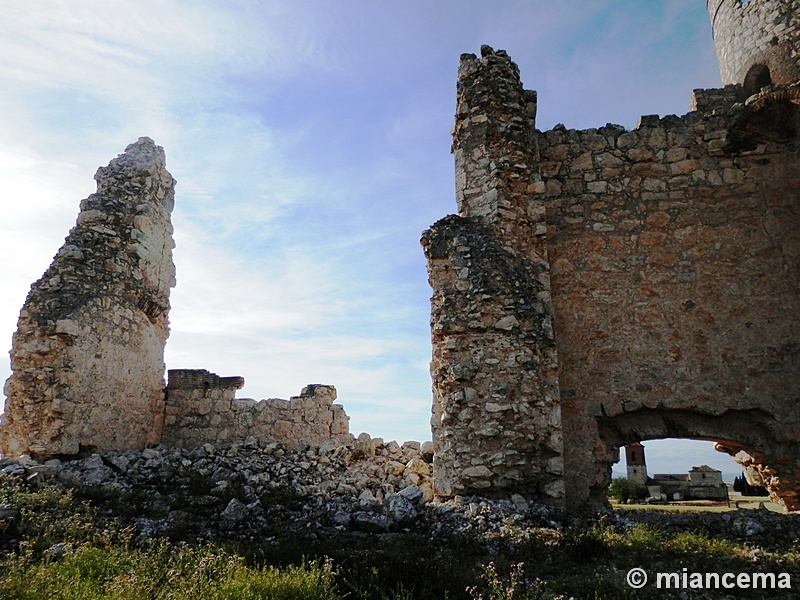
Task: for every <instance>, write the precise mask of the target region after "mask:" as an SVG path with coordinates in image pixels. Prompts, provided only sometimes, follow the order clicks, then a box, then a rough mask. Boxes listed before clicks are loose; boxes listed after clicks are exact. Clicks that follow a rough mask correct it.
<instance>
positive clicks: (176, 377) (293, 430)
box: [161, 369, 354, 448]
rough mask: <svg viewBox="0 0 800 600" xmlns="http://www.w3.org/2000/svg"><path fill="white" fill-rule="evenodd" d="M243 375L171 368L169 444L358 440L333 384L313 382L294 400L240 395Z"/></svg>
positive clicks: (167, 412) (165, 436)
mask: <svg viewBox="0 0 800 600" xmlns="http://www.w3.org/2000/svg"><path fill="white" fill-rule="evenodd" d="M243 385H244V378H242V377H219V376H217V375H215V374H214V373H209V372H208V371H205V370H190V369H185V370H170V371H169V382H168V384H167V398H166V409H165V417H164V431H163V435H162V438H161V443H162V444H163V445H165V446H167V447H175V448H196V447H198V446H202V445H203V444H205V443H211V444H214V445H223V446H224V445H230V444H232V443H242V442H244V441H245V440H246V439H247V438H248V437H252V438H255V439H256V440H257V441H258V442H260V443H272V442H279V443H281V444H283V445H285V446H287V447H292V446H295V445H296V444H298V443H301V442H302V443H304V444H309V445H312V446H320V445H322V444H323V443H324V442H327V441H330V440H334V441H336V442H337V443H339V444H347V443H352V442H353V440H354V438H353V436H352V435H350V427H349V424H348V422H349V419H350V418H349V417H348V416H347V415H346V414H345V412H344V409H343V408H342V406H341V405H339V404H333V401H334V400H335V399H336V389H335V388H334V387H333V386H330V385H308V386H306V387H304V388H303V390H302V391H301V392H300V395H299V396H293V397H292V398H290V399H289V400H281V399H277V398H271V399H268V400H261V401H255V400H251V399H249V398H236V397H235V395H236V390H238V389H241V387H242V386H243Z"/></svg>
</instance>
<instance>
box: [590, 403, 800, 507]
mask: <svg viewBox="0 0 800 600" xmlns="http://www.w3.org/2000/svg"><path fill="white" fill-rule="evenodd" d="M596 422H597V428H598V434H599V436H598V437H599V440H600V443H601V444H602V445H603V446H605V448H604V450H605V452H599V453H597V454H596V455H597V456H605V457H607V458H606V460H605V461H604V462H605V463H606V464H601V465H598V466H599V467H601V468H604V469H605V471H606V472H607V480H608V482H610V478H611V466H612V464H613V462H610V461H611V460H612V459H613V460H614V461H616V459H617V457H618V456H619V448H621V447H623V446H626V445H628V444H632V443H634V442H642V441H647V440H655V439H667V438H679V439H693V440H705V441H711V442H715V444H716V446H715V448H716V449H717V450H719V451H720V452H724V453H726V454H728V455H730V456H731V457H732V458H733V459H734V460H735V461H736V462H738V463H739V464H740V465H742V467H743V468H744V469H745V470H746V471H747V473H748V476H749V477H751V478H752V479H755V480H756V481H757V482H758V483H759V484H763V485H764V486H765V487H766V488H767V490H768V491H769V492H770V496H771V498H772V500H773V501H776V502H778V503H780V504H782V505H784V506H785V507H786V508H787V509H789V510H797V508H798V502H797V498H796V494H794V492H792V491H791V490H788V489H785V486H784V485H783V484H782V480H781V476H784V477H785V476H786V475H789V474H790V473H787V472H786V471H787V470H790V469H787V465H783V464H782V462H783V460H782V457H783V456H784V455H791V454H792V453H793V451H792V448H791V446H792V444H787V443H786V441H785V440H781V439H780V436H778V435H776V433H775V431H776V426H779V424H778V423H777V421H776V419H775V417H774V416H773V415H770V414H768V413H767V412H765V411H762V410H758V409H751V410H737V409H731V410H726V411H724V412H722V413H721V414H718V415H712V414H705V413H700V412H696V411H692V410H666V409H648V408H642V409H640V410H637V411H634V412H629V413H623V414H620V415H617V416H614V417H600V418H598V419H597V421H596Z"/></svg>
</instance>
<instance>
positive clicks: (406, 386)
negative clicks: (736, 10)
mask: <svg viewBox="0 0 800 600" xmlns="http://www.w3.org/2000/svg"><path fill="white" fill-rule="evenodd" d="M481 44H489V45H491V46H493V47H495V48H503V49H505V50H507V51H508V52H509V54H510V55H511V57H512V58H513V59H514V60H515V61H516V62H517V63H518V65H519V66H520V70H521V73H522V78H523V82H524V83H525V86H526V87H527V88H530V89H535V90H537V91H538V92H539V116H538V119H537V126H538V127H539V128H540V129H549V128H552V127H553V126H554V125H556V124H557V123H564V124H565V125H566V126H567V127H570V128H587V127H595V126H602V125H604V124H606V123H608V122H611V123H618V124H621V125H623V126H625V127H628V128H632V127H634V126H635V124H636V122H637V119H638V117H639V116H640V115H642V114H656V113H658V114H662V115H663V114H683V113H685V112H686V111H687V110H688V100H689V95H690V92H691V90H692V89H693V88H698V87H717V86H719V84H720V81H719V74H718V71H717V65H716V58H715V56H714V50H713V44H712V41H711V32H710V26H709V24H708V16H707V14H706V10H705V3H704V2H702V0H647V1H643V0H591V1H589V0H563V1H561V2H551V1H546V0H525V1H506V2H502V3H500V2H486V1H485V0H483V1H474V0H459V1H457V2H456V1H449V0H448V1H444V0H443V1H431V0H427V1H422V0H406V1H405V2H384V1H380V0H379V1H375V0H372V1H367V0H338V1H337V2H331V1H330V0H259V1H256V0H228V1H225V2H222V1H219V0H218V1H206V0H185V1H174V0H169V1H168V0H137V1H136V2H133V1H129V0H69V1H67V0H61V1H59V0H47V1H45V0H30V1H28V2H16V1H13V0H0V56H3V60H2V61H1V62H0V81H2V86H0V130H2V131H3V133H4V135H3V136H2V138H0V239H2V240H3V243H4V244H3V245H4V247H5V250H6V251H5V252H4V253H2V256H0V280H2V281H3V293H2V294H1V295H0V339H4V340H6V345H7V346H8V347H10V344H11V341H10V340H11V335H12V333H13V331H14V329H15V326H16V319H17V315H18V313H19V309H20V307H21V306H22V303H23V301H24V299H25V295H26V293H27V291H28V289H29V287H30V284H31V283H32V282H33V281H34V280H36V279H37V278H38V277H39V276H40V275H41V274H42V272H43V271H44V270H45V269H46V268H47V266H48V265H49V263H50V261H51V259H52V257H53V255H54V254H55V252H56V251H57V249H58V248H59V246H60V245H61V243H62V241H63V239H64V237H65V235H66V233H67V231H68V230H69V228H70V227H71V226H72V225H73V224H74V222H75V217H76V215H77V211H78V204H79V201H80V200H81V199H82V198H85V197H86V196H88V195H89V194H90V193H92V192H93V191H94V189H95V185H94V181H93V179H92V176H93V174H94V172H95V170H96V169H97V167H98V166H101V165H106V164H107V163H108V161H109V160H110V159H111V158H113V157H114V156H116V155H117V154H119V153H120V152H122V150H123V149H124V148H125V146H126V145H127V144H128V143H130V142H132V141H135V140H136V139H137V138H138V137H139V136H142V135H147V136H150V137H152V138H153V139H154V140H155V141H156V142H157V143H158V144H160V145H162V146H164V148H165V150H166V152H167V165H168V168H169V169H170V171H171V172H172V174H173V176H174V177H175V178H176V179H177V180H178V187H177V193H176V207H175V212H174V214H173V223H174V225H175V238H176V243H177V248H176V250H175V255H174V257H175V263H176V267H177V272H178V275H177V279H178V285H177V287H176V288H175V290H174V291H173V295H172V300H171V301H172V312H171V315H170V319H171V328H172V334H171V337H170V339H169V342H168V344H167V351H166V359H167V366H168V368H206V369H209V370H211V371H214V372H216V373H218V374H220V375H225V376H227V375H242V376H244V377H245V380H246V386H245V388H244V390H243V391H242V393H241V394H240V395H241V396H243V397H255V398H265V397H283V398H286V397H289V396H291V395H296V394H297V393H299V391H300V389H301V388H302V387H303V386H304V385H305V384H308V383H329V384H333V385H335V386H336V387H337V389H338V392H339V401H340V402H342V403H343V404H344V406H345V409H346V411H347V413H348V414H349V415H350V416H351V430H352V431H353V432H354V433H356V434H358V433H359V432H361V431H368V432H369V433H371V434H372V435H373V436H382V437H384V438H387V439H398V440H404V439H428V438H429V436H430V430H429V426H428V420H429V415H430V401H431V394H430V379H429V375H428V361H429V358H430V342H429V329H428V311H429V304H428V299H429V297H430V289H429V287H428V284H427V279H426V272H425V262H424V258H423V255H422V251H421V249H420V247H419V237H420V233H421V232H422V230H424V229H425V228H427V227H428V226H430V225H431V224H432V223H433V222H435V221H436V220H438V219H439V218H441V217H443V216H445V215H446V214H448V213H452V212H454V211H455V201H454V190H453V187H454V184H453V162H452V156H451V155H450V153H449V148H450V134H449V132H450V128H451V127H452V123H453V113H454V108H455V76H456V69H457V66H458V60H459V55H460V54H461V53H463V52H473V53H477V52H479V49H480V45H481ZM8 374H9V369H8V364H7V362H6V361H3V362H2V364H0V378H2V379H5V378H6V377H7V376H8ZM655 454H656V457H655V458H654V457H653V453H650V454H649V456H650V458H651V459H653V460H657V455H658V452H656V453H655ZM684 454H685V453H684ZM706 454H708V456H710V457H711V458H718V459H720V460H722V461H724V464H726V465H731V464H732V463H730V461H729V460H728V459H727V458H726V457H724V456H721V455H717V454H716V453H713V452H707V453H706ZM705 456H706V455H705V454H704V455H703V457H705ZM711 458H709V459H708V460H705V459H698V460H703V462H709V461H710V459H711ZM721 464H722V463H721ZM689 466H691V464H688V463H687V465H686V467H687V468H688V467H689ZM679 467H680V468H683V466H682V465H679ZM726 468H727V470H730V467H726ZM659 470H671V469H666V468H660V469H659ZM734 470H735V467H734Z"/></svg>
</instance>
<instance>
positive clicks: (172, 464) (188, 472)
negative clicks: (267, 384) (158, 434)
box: [0, 434, 433, 537]
mask: <svg viewBox="0 0 800 600" xmlns="http://www.w3.org/2000/svg"><path fill="white" fill-rule="evenodd" d="M428 457H429V459H430V454H428ZM4 476H5V477H15V478H17V479H19V480H22V481H26V482H28V484H30V485H33V486H36V487H41V486H45V485H50V486H55V487H63V488H70V489H74V490H75V491H76V493H77V494H78V495H83V496H87V497H91V498H93V499H101V500H103V501H105V502H107V503H109V505H112V504H113V505H114V506H115V508H114V512H115V514H117V513H130V512H131V511H133V512H135V513H136V515H135V520H137V522H140V525H141V524H143V523H145V522H146V525H147V526H146V527H144V530H145V531H147V532H149V533H148V534H147V535H156V534H157V533H159V534H164V535H167V534H169V532H170V531H172V530H176V529H185V528H192V527H194V524H193V523H195V521H196V524H202V523H204V524H205V525H203V527H205V529H203V527H200V530H198V531H197V532H196V533H197V534H198V535H200V536H201V537H202V536H205V535H211V532H213V531H216V530H217V529H218V528H221V529H223V530H226V531H227V530H230V529H236V528H237V527H239V526H241V527H243V528H244V529H243V530H246V529H247V528H248V527H251V526H252V525H253V522H256V523H258V524H260V526H264V527H266V525H267V524H268V522H269V521H270V519H272V518H273V517H276V516H279V517H280V518H281V519H288V520H289V522H291V521H292V519H312V520H314V521H315V522H319V523H320V524H326V526H331V527H343V528H345V529H353V530H358V531H367V532H387V531H393V530H397V529H398V528H403V527H407V526H409V525H411V524H413V523H414V522H416V521H417V520H418V519H419V518H420V511H421V510H422V508H421V507H423V506H424V505H425V504H426V503H429V502H431V501H432V500H433V486H432V483H431V477H430V467H429V464H428V463H427V462H426V459H425V455H424V454H422V452H421V444H419V443H418V442H406V443H404V444H403V445H399V444H397V442H394V441H392V442H386V443H385V442H384V441H383V440H381V439H379V438H376V439H373V438H371V437H369V436H368V435H366V434H362V435H361V436H359V438H358V441H356V440H355V439H352V440H351V443H349V444H338V443H335V442H334V441H332V440H328V441H327V443H325V444H323V445H322V446H320V447H314V446H309V445H308V444H304V443H300V444H297V445H295V446H293V447H288V446H285V445H283V444H280V443H277V442H273V443H268V444H260V443H259V442H257V441H256V439H255V438H252V437H251V438H248V439H247V440H246V441H245V442H243V443H241V444H234V445H232V446H227V447H225V446H220V447H219V449H218V447H215V446H213V445H212V444H209V443H206V444H204V445H202V446H200V447H198V448H195V449H193V450H181V449H175V448H166V447H164V446H156V447H152V448H146V449H144V450H141V451H140V450H129V451H125V452H106V453H102V454H100V453H94V454H92V455H90V456H88V457H86V458H73V459H69V460H67V459H65V460H59V459H51V460H49V461H47V462H46V463H39V462H37V461H35V460H33V459H31V458H30V457H29V456H27V455H23V456H21V457H19V458H18V459H9V458H6V459H2V460H0V478H2V477H4ZM13 514H15V513H14V508H13V507H10V506H9V507H4V506H0V515H7V516H13ZM199 517H202V518H200V519H199V520H197V519H198V518H199ZM198 526H199V525H198Z"/></svg>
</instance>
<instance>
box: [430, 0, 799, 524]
mask: <svg viewBox="0 0 800 600" xmlns="http://www.w3.org/2000/svg"><path fill="white" fill-rule="evenodd" d="M753 1H754V2H755V0H753ZM481 53H482V56H481V58H480V59H478V58H476V57H475V56H473V55H465V56H462V62H461V66H460V68H459V82H458V108H457V111H456V127H455V129H454V146H453V150H454V154H455V162H456V190H457V191H456V198H457V204H458V208H459V216H458V217H455V216H450V217H446V218H445V219H443V220H441V221H440V222H438V223H436V224H435V225H434V226H433V227H432V228H431V229H430V230H429V231H427V232H425V233H424V234H423V240H422V244H423V248H424V249H425V252H426V255H427V258H428V270H429V279H430V283H431V286H432V287H433V297H432V301H431V302H432V311H431V315H432V316H431V326H432V343H433V362H432V373H433V389H434V404H433V433H434V439H435V441H436V442H437V445H438V448H437V454H436V456H435V459H434V475H435V477H436V479H437V483H436V491H437V493H438V494H440V495H443V496H446V495H449V494H450V493H463V491H481V490H484V491H490V492H492V491H495V492H497V491H504V492H505V493H510V492H513V491H516V492H521V493H525V494H529V495H538V496H539V497H544V498H548V497H549V498H550V499H551V500H557V498H558V497H559V496H558V495H557V493H558V490H560V489H565V490H566V501H567V504H568V505H570V506H573V507H581V506H586V505H592V504H601V503H603V502H604V501H605V491H606V488H607V485H608V483H609V477H610V466H611V464H612V463H614V462H615V461H616V460H617V458H618V449H619V447H620V446H622V445H625V444H629V443H632V442H637V441H641V440H646V439H653V438H665V437H687V438H696V439H708V440H715V441H717V442H718V448H719V449H721V450H723V451H725V452H728V453H730V454H731V455H734V456H735V458H736V459H737V460H738V461H740V462H741V463H742V464H743V465H746V466H747V467H748V473H751V474H752V476H753V477H756V476H757V477H759V478H761V480H762V481H763V482H764V483H765V484H766V485H767V487H768V488H769V490H770V491H771V493H772V494H773V498H774V499H776V500H780V501H782V502H783V503H784V504H785V505H786V506H787V507H789V508H791V509H795V510H796V509H800V501H799V500H798V491H800V460H798V459H797V456H800V454H799V453H798V451H799V450H800V426H798V425H797V424H798V423H799V422H800V409H799V408H798V406H800V402H798V401H799V400H800V380H799V379H798V373H800V339H798V331H800V321H799V319H800V317H798V314H800V311H799V310H798V309H800V305H799V302H800V301H799V300H798V299H799V298H800V293H799V292H800V290H799V289H798V276H800V206H798V196H797V194H798V192H797V190H798V189H800V155H798V131H800V120H799V119H798V116H799V115H800V91H799V90H798V87H797V86H796V85H779V86H768V87H765V88H764V89H763V90H761V91H759V92H758V93H757V94H756V95H754V96H752V97H750V98H748V99H747V101H746V102H744V103H742V102H740V99H741V97H742V95H743V94H745V93H746V90H745V89H744V87H743V86H741V85H738V86H730V87H727V88H725V89H724V90H698V91H696V92H695V94H694V100H693V106H694V108H696V109H697V112H691V113H689V114H687V115H686V116H684V117H681V118H679V117H675V116H669V117H664V118H659V117H657V116H649V117H643V118H642V119H641V121H640V123H639V125H638V127H637V128H636V129H635V130H633V131H626V130H625V129H624V128H622V127H619V126H615V125H607V126H605V127H602V128H599V129H590V130H584V131H575V130H568V129H566V128H565V127H563V126H558V127H556V128H555V129H553V130H551V131H546V132H538V131H536V130H535V129H534V124H533V119H532V110H531V107H530V105H529V103H527V104H526V99H528V98H532V97H533V96H532V94H531V93H526V92H524V91H523V90H522V87H521V84H520V83H519V80H518V74H517V71H516V67H515V66H514V65H513V63H512V62H511V60H510V59H509V58H508V56H507V55H506V54H505V53H504V52H502V51H498V52H494V51H493V50H492V49H491V48H488V47H484V48H482V52H481ZM526 128H527V131H526ZM551 319H553V320H554V322H555V327H554V328H553V327H552V322H551ZM520 357H525V359H524V360H523V361H520ZM487 359H488V360H487ZM483 436H485V437H487V438H489V439H490V440H491V441H490V442H489V443H483V439H482V438H483ZM562 439H563V448H564V450H563V451H562V449H561V447H562V441H561V440H562ZM555 440H558V442H555ZM567 449H568V450H567ZM516 453H519V454H516ZM505 457H509V458H510V460H509V461H508V462H505V461H504V458H505ZM562 459H563V478H562V476H561V473H562V469H561V460H562ZM526 461H527V462H526ZM479 467H480V471H479V470H478V468H479ZM440 477H442V478H445V479H446V482H447V485H445V486H440V485H439V483H438V479H439V478H440ZM560 486H563V487H560Z"/></svg>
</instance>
